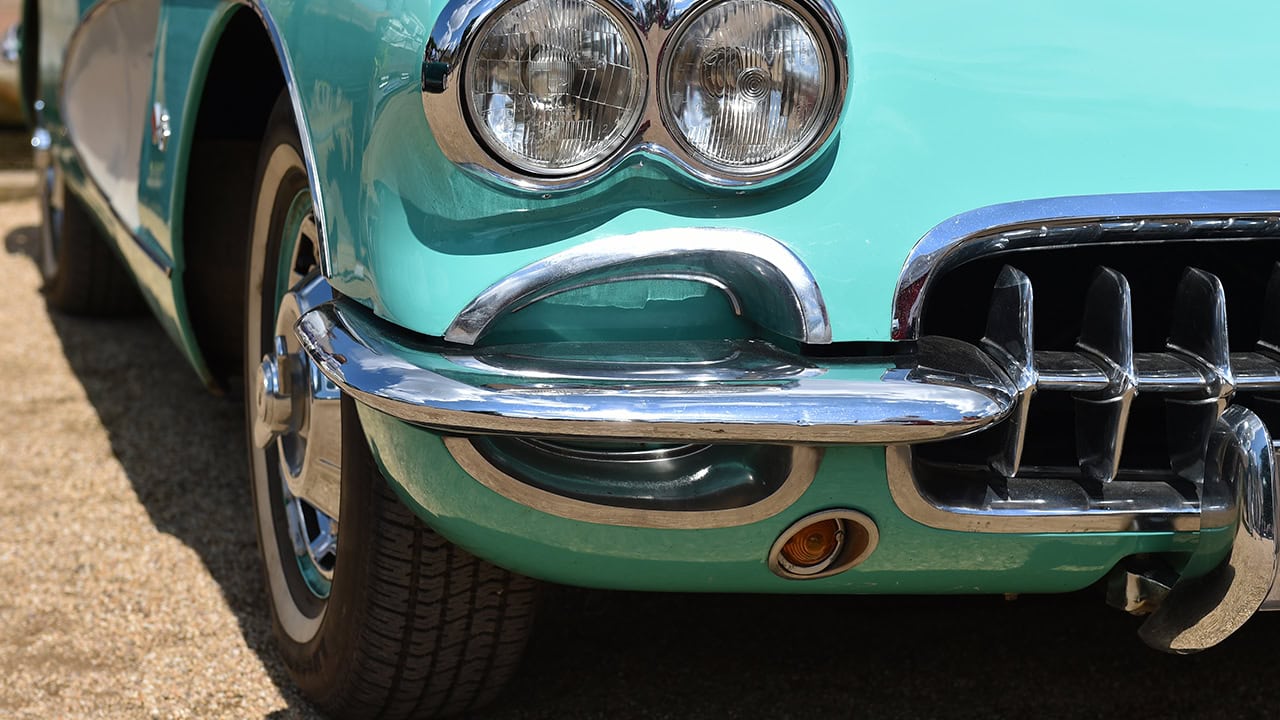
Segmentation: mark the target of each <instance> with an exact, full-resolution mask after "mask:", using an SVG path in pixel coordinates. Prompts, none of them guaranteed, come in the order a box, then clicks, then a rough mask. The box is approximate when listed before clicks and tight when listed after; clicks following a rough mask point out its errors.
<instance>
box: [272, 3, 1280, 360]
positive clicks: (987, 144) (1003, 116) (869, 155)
mask: <svg viewBox="0 0 1280 720" xmlns="http://www.w3.org/2000/svg"><path fill="white" fill-rule="evenodd" d="M267 7H268V9H272V8H274V7H275V6H274V5H273V4H272V3H268V4H267ZM442 9H443V3H436V4H434V5H431V6H430V7H427V6H425V5H421V4H414V3H407V4H405V5H403V6H399V7H398V8H397V9H396V10H394V11H386V10H382V11H377V12H375V11H372V10H369V9H367V8H364V7H359V8H347V7H344V8H343V9H342V10H340V11H335V12H330V13H323V14H322V13H297V12H295V13H293V14H292V15H290V16H288V17H284V14H283V13H281V12H276V13H274V14H275V16H276V21H277V22H278V24H279V27H280V29H281V31H282V37H283V41H282V42H283V44H284V46H285V47H286V48H287V49H288V53H289V54H290V56H291V57H293V58H294V71H295V73H296V78H295V82H296V87H297V91H298V93H299V95H300V106H301V108H302V109H303V112H304V114H305V116H306V122H307V123H308V125H309V126H310V134H311V136H312V138H313V141H314V142H315V162H316V166H317V169H318V171H319V173H320V175H321V176H322V177H324V178H326V180H325V185H326V187H325V188H323V195H324V197H323V203H322V204H323V206H324V209H325V214H326V221H327V230H328V235H327V240H328V243H329V246H330V256H331V258H332V267H331V271H332V280H333V282H334V285H335V287H336V288H337V289H338V290H340V291H341V292H343V293H344V294H346V295H348V296H350V297H354V298H357V299H360V300H362V301H364V302H366V303H367V304H369V305H370V306H372V307H373V308H374V309H375V310H376V311H378V312H379V313H380V314H381V315H383V316H384V317H386V318H388V319H390V320H392V321H393V322H396V323H397V324H400V325H403V326H405V327H408V328H410V329H413V330H417V331H419V332H422V333H425V334H429V335H440V334H442V333H443V331H444V329H445V328H446V327H447V326H448V325H449V323H450V322H451V321H452V320H453V318H454V316H455V315H456V314H457V312H458V311H459V310H460V309H461V307H462V306H463V305H465V303H466V302H467V301H468V300H469V299H471V298H472V297H475V296H476V295H478V294H479V293H480V292H481V291H482V290H483V289H484V288H485V287H487V286H488V285H489V284H491V283H493V282H495V281H496V280H497V279H499V278H501V277H503V276H505V275H506V274H509V273H511V272H514V271H515V270H517V269H519V268H520V267H523V266H524V265H526V264H529V263H531V262H534V261H536V260H538V259H540V258H542V257H545V256H546V255H549V254H552V253H554V252H556V251H558V250H561V249H563V248H565V247H567V246H570V245H574V244H578V243H582V242H587V241H590V240H594V239H598V238H602V237H607V236H612V235H621V234H629V233H633V232H638V231H641V230H653V229H655V228H663V227H690V226H692V227H700V226H711V227H743V226H748V227H750V228H752V229H753V230H755V231H757V232H761V233H764V234H766V235H770V236H772V237H775V238H777V239H779V240H781V241H782V242H784V243H786V244H787V245H788V246H789V247H791V248H792V249H793V250H794V251H795V252H796V253H797V254H798V255H799V256H800V257H801V259H802V260H803V261H804V262H805V264H806V265H808V266H809V267H810V268H811V269H812V270H813V271H814V273H815V275H816V276H817V279H818V283H819V285H820V287H821V288H822V292H823V295H824V297H825V299H826V301H827V304H828V308H829V310H830V313H831V321H832V327H833V337H834V339H835V340H837V341H841V340H884V339H888V338H889V337H890V332H891V328H890V324H889V323H890V317H891V308H892V297H893V291H894V283H895V281H896V278H897V275H898V273H899V271H900V269H901V266H902V263H903V261H904V259H905V258H906V256H907V253H908V252H909V250H910V248H911V247H912V245H914V243H915V242H916V241H917V240H918V239H919V238H921V237H922V236H923V235H924V234H925V233H926V232H928V231H929V230H930V229H931V228H932V227H933V226H934V225H936V224H938V223H941V222H943V221H945V220H946V219H947V218H950V217H952V216H954V215H957V214H959V213H962V212H964V211H967V210H971V209H974V208H977V207H983V206H987V205H993V204H997V203H1003V202H1011V201H1016V200H1022V199H1027V198H1038V197H1056V196H1066V195H1076V194H1096V193H1122V192H1139V191H1141V192H1158V191H1174V190H1189V189H1252V188H1265V187H1270V186H1272V185H1274V183H1275V181H1276V177H1277V173H1276V171H1275V170H1274V168H1275V167H1277V166H1278V163H1277V160H1278V159H1280V158H1277V157H1276V155H1277V150H1276V149H1275V144H1274V142H1272V140H1271V138H1272V135H1273V127H1274V117H1275V115H1276V113H1278V112H1280V99H1278V98H1277V96H1276V95H1275V94H1274V93H1269V92H1265V91H1261V89H1263V88H1266V87H1268V86H1269V85H1270V84H1271V83H1272V82H1273V80H1272V79H1271V77H1270V73H1269V70H1268V68H1269V61H1268V58H1267V47H1268V45H1269V42H1268V39H1267V38H1266V37H1265V34H1264V30H1263V28H1265V27H1266V26H1267V25H1268V22H1267V21H1266V20H1265V16H1267V15H1269V14H1274V13H1276V12H1277V10H1276V8H1275V7H1274V6H1272V5H1268V4H1264V3H1253V4H1250V6H1249V7H1247V8H1246V7H1233V8H1206V7H1203V6H1197V5H1192V4H1185V5H1179V6H1175V7H1166V8H1162V10H1161V12H1160V13H1158V14H1156V15H1151V14H1150V13H1146V12H1144V11H1142V10H1140V9H1138V8H1136V7H1135V8H1117V7H1114V6H1112V5H1110V4H1107V3H1103V2H1100V1H1099V2H1085V3H1069V4H1068V3H1057V4H1054V5H1053V6H1049V7H1043V6H1035V7H1030V6H1028V7H1019V8H1011V7H1009V5H1008V4H1007V3H1004V2H982V3H977V4H966V5H964V6H963V7H962V6H955V5H954V4H950V3H932V4H929V5H928V6H927V7H923V6H920V5H918V4H917V5H910V6H904V5H902V4H900V3H891V2H868V3H842V4H840V11H841V12H842V14H843V16H844V20H845V23H846V25H847V27H848V30H849V35H850V39H851V40H850V42H851V49H852V67H853V71H852V72H853V78H852V88H853V89H852V96H851V102H850V105H849V107H848V108H847V110H846V113H845V115H844V117H843V120H842V123H841V130H840V137H839V140H838V142H837V143H836V145H835V146H834V147H833V148H832V150H831V152H830V153H828V156H827V157H825V158H823V161H821V162H818V163H817V164H816V165H815V167H814V168H813V170H812V172H811V173H810V174H809V177H807V178H798V179H797V180H796V181H794V182H792V183H788V184H786V185H785V186H784V187H781V188H777V189H772V190H766V191H761V192H747V193H744V194H742V195H734V194H730V193H725V192H722V191H711V190H706V189H702V188H699V187H697V185H696V183H692V182H686V181H682V179H681V178H679V177H677V178H676V182H672V181H671V175H670V174H669V173H668V172H667V171H665V170H662V169H660V168H658V167H657V166H655V164H653V163H637V164H632V165H630V166H628V167H624V168H621V169H620V170H619V171H618V172H616V173H614V174H613V175H612V176H610V177H608V178H606V179H604V180H602V181H601V182H599V183H597V184H595V185H593V186H590V187H589V188H587V189H584V190H582V191H578V192H573V193H568V194H565V195H563V196H556V197H549V198H547V197H542V196H541V195H538V194H532V195H531V194H527V193H516V192H510V191H506V190H503V189H499V188H495V187H494V186H493V185H491V184H489V183H487V182H485V181H482V180H479V179H477V178H475V177H473V176H472V175H470V174H469V173H467V172H465V171H463V170H461V169H459V168H457V167H455V166H453V165H452V164H451V163H449V162H448V161H447V160H446V159H445V158H444V157H443V155H442V154H441V152H440V151H439V149H438V148H437V147H436V145H435V143H434V142H433V141H432V139H431V136H430V131H429V129H428V128H427V127H426V126H425V124H424V123H423V119H422V109H421V103H420V98H419V95H418V74H419V72H420V61H421V57H422V52H423V49H424V44H423V43H424V41H425V36H424V33H425V32H426V31H427V29H429V28H430V27H431V25H433V24H434V22H435V19H434V15H435V14H436V13H437V12H439V11H440V10H442ZM352 27H359V28H362V32H359V33H349V32H346V29H348V28H352ZM961 27H962V28H964V31H963V32H960V31H958V30H956V28H961ZM1137 28H1141V31H1138V30H1137ZM1251 34H1256V37H1252V38H1251V37H1250V35H1251ZM1055 37H1056V38H1061V40H1055V39H1054V38H1055ZM375 38H376V41H375ZM1081 38H1089V39H1088V40H1087V41H1084V42H1082V41H1080V39H1081ZM1169 47H1195V48H1197V51H1196V52H1186V53H1168V52H1166V50H1167V48H1169ZM321 49H323V50H322V51H323V53H324V54H325V57H326V58H327V61H325V62H322V61H320V60H318V59H312V58H313V56H314V55H315V54H317V53H319V52H321ZM1157 58H1158V60H1157ZM1188 147H1194V148H1195V153H1194V155H1193V156H1189V155H1188V153H1187V150H1186V149H1187V148H1188ZM641 165H643V166H641Z"/></svg>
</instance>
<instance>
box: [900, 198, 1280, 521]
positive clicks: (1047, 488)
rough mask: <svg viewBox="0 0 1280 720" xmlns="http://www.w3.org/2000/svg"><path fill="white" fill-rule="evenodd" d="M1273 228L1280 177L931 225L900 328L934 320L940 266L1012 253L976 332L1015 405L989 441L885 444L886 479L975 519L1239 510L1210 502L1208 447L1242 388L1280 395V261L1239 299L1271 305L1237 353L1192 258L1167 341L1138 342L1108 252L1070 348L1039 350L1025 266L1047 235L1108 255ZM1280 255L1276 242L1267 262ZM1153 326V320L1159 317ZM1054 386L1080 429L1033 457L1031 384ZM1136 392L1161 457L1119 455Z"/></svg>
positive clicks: (909, 273) (999, 210)
mask: <svg viewBox="0 0 1280 720" xmlns="http://www.w3.org/2000/svg"><path fill="white" fill-rule="evenodd" d="M984 223H988V224H986V225H984ZM1268 238H1280V192H1274V191H1257V192H1211V193H1169V194H1148V195H1120V196H1091V197H1078V198H1056V199H1050V200H1043V201H1028V202H1023V203H1012V204H1009V205H1002V206H995V207H991V208H983V209H980V210H976V211H973V212H971V213H965V214H964V215H961V216H957V217H956V218H953V219H951V220H948V221H947V222H944V223H942V224H940V225H938V226H937V227H935V228H934V230H932V231H931V232H930V233H928V234H927V235H926V236H925V237H924V238H923V239H922V240H921V241H920V243H918V244H917V246H916V248H915V249H914V250H913V252H912V253H911V255H910V257H909V259H908V261H907V263H906V265H905V266H904V271H903V275H902V277H901V278H900V280H899V284H898V292H897V296H896V298H895V307H894V326H893V327H894V337H895V338H897V339H915V338H916V337H917V336H919V335H920V334H921V333H922V332H928V333H930V334H934V333H938V332H939V331H938V329H937V328H936V327H927V328H924V330H923V331H922V328H921V321H922V317H923V315H924V309H925V307H926V304H927V303H928V301H929V293H930V291H931V290H932V289H933V288H934V287H935V286H936V285H937V281H938V279H939V278H941V277H943V276H944V275H946V274H948V273H949V272H951V271H954V270H956V269H957V268H960V266H962V265H965V264H967V263H969V262H971V261H975V260H984V261H987V262H988V263H991V262H995V261H993V260H991V259H990V256H992V255H996V254H998V255H999V256H1000V260H1003V261H1004V262H1007V263H1008V265H1006V266H1005V267H1004V269H1003V270H1002V271H1001V272H1000V273H999V276H998V279H997V281H996V282H995V289H994V292H993V294H992V297H991V303H990V306H989V311H988V314H987V324H986V331H985V333H984V334H983V335H982V338H981V341H980V343H979V344H980V346H981V347H982V348H983V350H985V351H986V352H987V353H988V354H989V355H990V356H991V357H992V358H993V359H994V360H996V362H997V363H998V364H999V365H1000V366H1001V367H1002V368H1003V369H1004V371H1005V373H1006V374H1007V375H1008V376H1009V378H1010V379H1011V381H1012V386H1013V387H1014V388H1016V392H1017V395H1016V398H1015V400H1014V402H1015V406H1014V410H1013V412H1012V413H1011V414H1010V416H1009V419H1007V420H1005V421H1004V422H1002V423H1001V424H999V425H997V426H994V427H993V428H992V429H990V430H988V431H986V432H984V433H982V435H987V436H991V437H988V438H987V442H986V447H987V448H988V449H989V452H988V453H987V454H986V455H985V456H981V457H968V458H966V459H965V460H966V461H965V462H960V461H956V460H955V459H954V458H952V459H950V460H943V461H939V460H938V458H937V457H936V455H937V454H938V453H936V451H935V449H934V448H921V449H913V448H910V447H890V448H888V450H887V456H886V464H887V469H888V474H889V484H890V487H891V490H892V492H893V496H894V498H895V501H896V502H897V503H898V505H899V507H900V508H901V509H902V510H903V511H904V512H905V513H906V514H907V515H909V516H911V517H912V518H914V519H916V520H917V521H919V522H922V523H924V524H926V525H930V526H932V527H938V528H944V529H951V530H964V531H973V532H1009V533H1022V532H1116V531H1127V530H1179V531H1194V530H1199V529H1204V528H1208V527H1216V525H1215V523H1216V522H1217V521H1216V520H1211V519H1209V516H1213V517H1215V518H1223V517H1227V516H1230V518H1231V519H1230V520H1229V521H1224V522H1231V523H1234V522H1235V515H1232V514H1231V513H1225V514H1224V513H1210V512H1208V510H1207V507H1202V506H1204V505H1205V503H1206V500H1205V499H1204V498H1205V488H1204V482H1205V475H1206V469H1205V458H1206V453H1207V450H1208V445H1209V440H1210V437H1211V435H1212V434H1213V433H1214V432H1215V428H1217V427H1218V424H1219V422H1220V418H1221V417H1222V415H1223V413H1224V412H1225V411H1226V409H1227V408H1228V406H1229V405H1230V404H1231V403H1232V401H1233V400H1234V401H1239V400H1241V398H1242V396H1243V397H1244V398H1245V401H1246V402H1248V403H1250V404H1251V405H1256V404H1259V403H1262V404H1263V405H1265V404H1266V402H1267V401H1268V400H1270V399H1272V398H1274V399H1276V400H1280V266H1277V268H1276V270H1275V271H1274V272H1273V273H1272V275H1271V279H1270V282H1269V283H1267V284H1266V285H1267V287H1266V288H1265V292H1264V291H1263V290H1262V289H1261V288H1260V289H1259V292H1258V297H1256V298H1250V297H1235V298H1233V302H1237V303H1240V302H1249V303H1260V304H1261V305H1260V307H1263V308H1266V309H1267V312H1265V313H1262V316H1263V317H1262V320H1261V322H1260V326H1261V330H1260V331H1259V332H1258V334H1257V337H1251V338H1249V340H1250V341H1251V342H1252V341H1256V343H1255V344H1253V346H1252V347H1249V348H1248V349H1247V351H1243V352H1242V351H1239V350H1242V349H1244V348H1242V347H1239V346H1240V341H1239V338H1237V343H1236V345H1237V347H1236V350H1237V351H1236V352H1232V345H1231V342H1230V336H1229V335H1228V332H1227V312H1226V303H1227V294H1226V292H1225V291H1224V288H1223V284H1222V282H1221V281H1220V280H1219V279H1218V278H1217V277H1216V276H1215V275H1213V274H1212V273H1209V272H1206V271H1204V270H1200V269H1196V268H1194V267H1188V268H1187V269H1186V270H1184V271H1183V273H1182V275H1181V278H1180V280H1179V282H1178V283H1177V290H1176V292H1175V293H1174V297H1172V298H1169V300H1171V301H1172V312H1171V314H1170V317H1171V318H1172V321H1171V323H1170V326H1169V327H1168V328H1167V330H1168V335H1167V338H1168V340H1167V341H1166V342H1165V343H1164V346H1163V347H1162V348H1160V349H1159V351H1157V352H1145V351H1135V346H1134V319H1133V310H1132V307H1133V301H1132V296H1131V290H1130V287H1129V282H1128V279H1127V278H1126V277H1125V276H1124V275H1123V274H1122V273H1120V272H1117V271H1115V270H1113V269H1110V268H1107V267H1099V268H1097V269H1096V270H1095V274H1094V277H1093V279H1092V282H1091V284H1089V285H1088V291H1087V292H1086V293H1085V294H1084V301H1083V303H1082V308H1081V309H1082V313H1081V314H1082V319H1081V321H1080V323H1079V326H1078V329H1079V333H1078V335H1077V336H1076V337H1077V340H1076V342H1075V345H1074V347H1072V348H1069V349H1063V348H1057V347H1055V348H1054V349H1037V347H1036V344H1035V338H1034V337H1033V327H1035V321H1034V318H1035V309H1034V302H1033V296H1034V293H1033V288H1032V283H1031V280H1030V279H1029V278H1028V276H1027V275H1026V274H1024V273H1023V272H1021V271H1020V270H1018V269H1017V267H1016V266H1017V265H1018V264H1019V263H1020V262H1025V260H1020V258H1029V257H1033V255H1028V254H1027V253H1028V252H1034V251H1037V250H1042V249H1064V248H1073V249H1081V250H1082V251H1086V252H1089V253H1096V254H1097V255H1100V256H1103V257H1105V252H1106V250H1105V248H1103V247H1102V246H1107V245H1113V246H1114V245H1134V244H1153V245H1156V244H1161V243H1170V242H1178V243H1181V244H1183V245H1184V246H1187V247H1191V246H1190V245H1186V244H1187V243H1196V244H1199V243H1213V242H1215V241H1221V240H1240V241H1243V240H1244V239H1250V240H1258V239H1268ZM1093 246H1099V248H1100V249H1099V250H1093V249H1090V248H1092V247H1093ZM1215 247H1217V246H1215ZM1151 252H1153V253H1154V252H1158V251H1157V250H1156V248H1155V247H1152V248H1151ZM1268 252H1269V251H1268ZM1089 257H1094V255H1092V254H1091V255H1090V256H1089ZM1276 257H1280V251H1277V252H1276V253H1275V254H1274V256H1272V257H1271V262H1274V260H1275V258H1276ZM1086 280H1087V279H1084V278H1082V284H1086V282H1085V281H1086ZM1143 330H1144V332H1148V334H1149V331H1150V328H1144V329H1143ZM943 334H947V333H946V332H945V331H944V332H943ZM960 337H961V339H966V340H967V339H970V338H966V337H963V336H960ZM973 339H976V338H973ZM1052 394H1061V395H1059V397H1061V396H1062V395H1065V396H1069V397H1070V398H1071V400H1070V403H1071V404H1072V405H1074V411H1073V412H1074V422H1072V423H1067V424H1066V427H1069V428H1071V430H1070V432H1072V433H1073V434H1074V438H1075V454H1076V458H1075V460H1076V463H1075V465H1074V466H1072V465H1060V466H1056V467H1047V466H1031V467H1027V466H1026V465H1025V463H1024V462H1023V450H1024V445H1025V443H1026V438H1027V431H1028V425H1029V424H1030V422H1031V420H1030V419H1031V417H1032V413H1031V408H1032V407H1033V406H1035V405H1036V404H1037V401H1036V400H1033V398H1036V397H1042V399H1043V400H1049V399H1051V395H1052ZM1139 396H1142V397H1144V401H1145V402H1147V403H1148V405H1150V404H1151V403H1153V402H1157V403H1158V404H1159V405H1160V407H1161V408H1162V412H1163V414H1164V416H1165V425H1166V427H1165V428H1163V429H1162V430H1163V432H1164V433H1166V434H1167V440H1166V442H1167V449H1168V456H1169V457H1168V465H1167V467H1155V468H1153V467H1144V468H1141V469H1134V468H1122V467H1121V458H1122V455H1123V452H1124V440H1125V436H1126V431H1127V430H1129V425H1128V422H1129V418H1130V414H1131V413H1130V410H1131V407H1132V405H1133V401H1134V399H1135V398H1136V397H1139ZM1060 404H1061V403H1059V405H1060ZM1055 407H1058V406H1055ZM1059 409H1060V408H1059ZM1062 426H1063V424H1062V423H1059V424H1058V425H1057V426H1056V427H1062ZM1151 430H1152V428H1151V427H1150V426H1144V427H1142V428H1141V429H1140V430H1139V431H1138V432H1143V431H1147V432H1149V431H1151ZM1130 432H1134V431H1131V430H1130ZM930 453H932V454H933V455H935V457H929V456H928V455H929V454H930ZM930 478H932V479H930ZM926 486H929V487H926Z"/></svg>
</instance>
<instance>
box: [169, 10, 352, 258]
mask: <svg viewBox="0 0 1280 720" xmlns="http://www.w3.org/2000/svg"><path fill="white" fill-rule="evenodd" d="M236 1H237V2H238V3H239V4H241V5H244V6H246V7H248V8H250V9H251V10H253V12H254V14H256V15H257V16H258V19H259V20H260V21H261V22H262V26H263V28H264V29H265V30H266V31H267V35H268V36H269V37H270V38H271V47H272V48H274V49H275V51H276V59H277V60H279V61H280V70H281V73H282V74H283V75H284V85H285V89H286V90H287V91H288V93H289V104H290V105H292V106H293V122H294V125H296V126H297V128H298V138H299V139H300V140H301V141H302V162H303V164H305V165H306V167H307V184H308V185H310V186H311V201H312V202H313V203H314V204H315V206H316V208H318V210H319V212H317V213H316V216H315V217H316V222H317V223H318V224H319V227H320V258H319V259H320V272H321V274H323V275H324V276H325V277H332V276H333V259H332V258H331V257H330V253H331V250H330V249H329V237H330V236H329V220H328V212H327V211H326V208H327V207H328V206H327V205H326V204H325V202H324V187H323V185H322V183H321V182H320V169H319V167H318V166H317V165H316V158H315V151H314V148H315V145H314V143H312V141H311V127H310V125H308V123H307V122H306V114H305V113H303V107H302V94H301V93H300V92H299V90H298V84H297V82H296V81H295V79H294V78H295V77H297V76H296V75H295V74H294V70H293V61H292V60H290V59H289V52H288V50H287V48H286V47H285V43H284V35H283V34H281V32H280V27H279V26H278V25H277V24H276V21H275V18H274V17H272V15H271V11H270V10H269V9H268V8H267V3H266V0H236ZM305 11H306V7H305V6H303V7H302V12H305ZM224 29H225V28H224ZM193 117H194V116H193Z"/></svg>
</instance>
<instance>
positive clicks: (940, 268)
mask: <svg viewBox="0 0 1280 720" xmlns="http://www.w3.org/2000/svg"><path fill="white" fill-rule="evenodd" d="M1257 235H1280V190H1225V191H1211V192H1168V193H1135V194H1126V195H1081V196H1076V197H1059V198H1047V199H1038V200H1024V201H1021V202H1013V203H1004V204H1001V205H991V206H988V207H984V208H979V209H977V210H971V211H969V212H965V213H961V214H960V215H956V216H955V217H952V218H949V219H947V220H944V221H943V222H941V223H939V224H938V225H936V226H935V227H934V228H933V229H932V230H930V231H929V232H927V233H925V235H924V237H922V238H921V239H920V241H919V242H917V243H916V245H915V247H913V248H912V249H911V253H910V254H909V255H908V256H907V260H906V263H905V264H904V265H903V267H902V274H901V275H900V276H899V278H898V287H897V290H896V291H895V293H894V303H893V317H892V327H891V331H892V337H893V338H894V339H895V340H910V339H914V338H916V337H918V335H919V332H920V313H921V310H922V301H923V299H924V297H925V295H926V294H927V293H928V291H929V285H930V283H931V282H932V280H933V278H934V277H937V276H938V275H941V274H942V273H943V272H945V271H946V270H948V269H950V268H953V267H956V266H958V265H961V264H963V263H965V262H967V261H969V260H972V259H974V258H976V257H979V256H981V255H986V254H989V253H992V252H997V251H1011V250H1024V249H1028V248H1034V247H1066V246H1072V245H1084V244H1092V243H1135V242H1152V241H1167V240H1179V239H1183V240H1202V239H1204V240H1207V239H1212V238H1217V237H1250V236H1257Z"/></svg>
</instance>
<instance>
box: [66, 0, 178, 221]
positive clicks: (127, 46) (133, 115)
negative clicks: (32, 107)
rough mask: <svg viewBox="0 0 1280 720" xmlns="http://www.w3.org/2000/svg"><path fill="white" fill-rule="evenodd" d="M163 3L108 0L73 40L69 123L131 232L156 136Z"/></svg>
mask: <svg viewBox="0 0 1280 720" xmlns="http://www.w3.org/2000/svg"><path fill="white" fill-rule="evenodd" d="M159 17H160V0H127V1H125V0H107V2H105V3H103V4H101V5H99V6H98V7H97V8H96V9H94V10H93V11H92V12H91V13H90V14H89V16H88V17H87V18H85V20H84V22H83V24H82V25H81V26H80V28H79V29H78V30H77V31H76V33H75V35H73V36H72V38H71V43H70V45H69V46H68V48H67V61H66V65H65V67H64V70H63V76H62V107H63V120H64V121H65V123H66V126H67V131H68V132H69V133H70V136H71V144H72V146H74V147H75V149H76V153H77V154H79V156H80V159H81V162H82V163H83V164H84V169H85V172H87V173H88V174H89V177H90V178H92V179H93V181H94V183H95V184H97V186H98V187H99V188H100V189H101V190H102V192H103V194H104V195H106V196H107V199H108V201H109V202H110V203H111V207H112V209H114V210H115V212H116V214H117V215H119V217H120V219H121V220H122V221H123V222H124V224H125V226H126V227H128V228H130V229H136V228H137V227H138V226H139V225H140V224H141V223H140V221H139V218H138V163H139V161H140V159H141V157H142V140H143V137H145V136H148V135H149V134H150V133H149V128H150V125H149V122H150V121H149V116H148V114H147V107H148V105H149V102H150V94H151V72H152V62H153V58H154V56H155V45H156V23H157V21H158V19H159Z"/></svg>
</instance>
